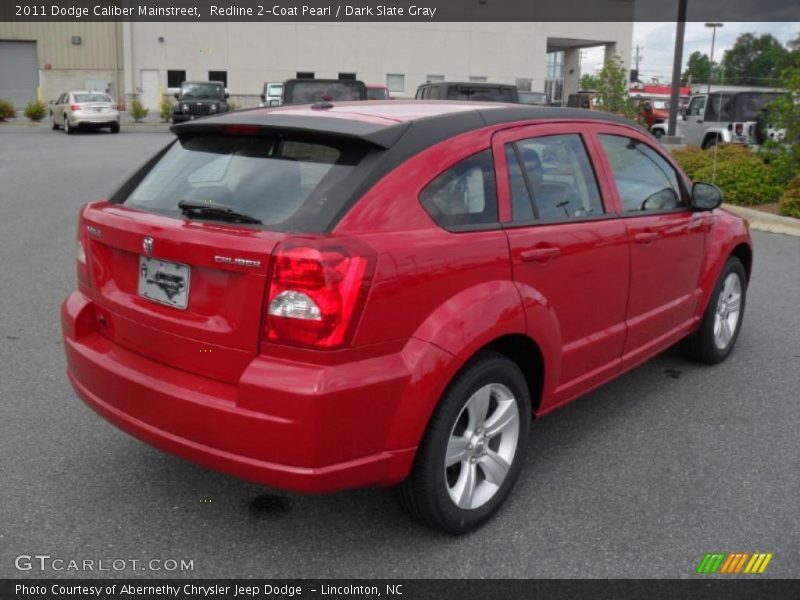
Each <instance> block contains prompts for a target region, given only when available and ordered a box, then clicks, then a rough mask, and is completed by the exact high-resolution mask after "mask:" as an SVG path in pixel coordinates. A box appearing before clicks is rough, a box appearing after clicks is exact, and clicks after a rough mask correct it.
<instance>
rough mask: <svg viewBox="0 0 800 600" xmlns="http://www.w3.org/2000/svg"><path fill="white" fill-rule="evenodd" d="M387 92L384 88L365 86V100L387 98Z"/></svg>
mask: <svg viewBox="0 0 800 600" xmlns="http://www.w3.org/2000/svg"><path fill="white" fill-rule="evenodd" d="M388 99H389V92H388V91H387V90H386V88H367V100H388Z"/></svg>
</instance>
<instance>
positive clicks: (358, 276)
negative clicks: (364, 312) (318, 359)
mask: <svg viewBox="0 0 800 600" xmlns="http://www.w3.org/2000/svg"><path fill="white" fill-rule="evenodd" d="M361 250H362V249H361V248H359V251H357V252H355V251H353V250H352V249H350V245H348V247H345V246H343V245H340V244H332V245H328V244H323V245H319V246H317V245H314V244H308V243H304V242H297V243H293V242H286V243H283V244H281V245H280V246H279V247H278V249H277V250H276V251H275V256H274V259H273V263H272V276H271V279H270V286H269V294H268V296H267V307H268V308H267V324H266V339H267V340H268V341H270V342H279V343H286V344H294V345H302V346H311V347H314V348H336V347H339V346H341V345H343V344H344V343H346V342H347V341H348V336H349V335H350V334H351V332H352V327H353V326H354V325H355V322H356V320H357V314H358V312H359V311H360V309H361V305H362V303H363V300H364V296H365V293H366V289H367V286H368V284H369V278H370V277H371V270H372V262H373V261H372V256H371V255H370V253H369V251H367V252H363V251H361Z"/></svg>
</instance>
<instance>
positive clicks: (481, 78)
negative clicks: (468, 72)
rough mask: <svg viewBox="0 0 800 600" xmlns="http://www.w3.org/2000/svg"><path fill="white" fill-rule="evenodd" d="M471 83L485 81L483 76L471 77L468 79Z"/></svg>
mask: <svg viewBox="0 0 800 600" xmlns="http://www.w3.org/2000/svg"><path fill="white" fill-rule="evenodd" d="M469 80H470V82H471V83H486V81H487V79H486V77H483V76H473V77H470V78H469Z"/></svg>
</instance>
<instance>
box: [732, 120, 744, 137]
mask: <svg viewBox="0 0 800 600" xmlns="http://www.w3.org/2000/svg"><path fill="white" fill-rule="evenodd" d="M733 130H734V131H735V132H736V135H742V133H744V123H736V124H735V125H734V126H733Z"/></svg>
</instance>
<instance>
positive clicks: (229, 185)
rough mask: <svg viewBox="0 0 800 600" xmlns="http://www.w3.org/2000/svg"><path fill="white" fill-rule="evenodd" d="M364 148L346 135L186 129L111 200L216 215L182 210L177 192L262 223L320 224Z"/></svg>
mask: <svg viewBox="0 0 800 600" xmlns="http://www.w3.org/2000/svg"><path fill="white" fill-rule="evenodd" d="M366 153H367V149H366V147H365V146H363V145H360V144H356V143H353V142H349V141H343V140H333V141H324V142H319V141H306V140H303V139H288V138H284V137H280V138H279V137H268V136H227V135H195V136H191V137H186V136H184V137H181V138H179V139H178V140H177V141H176V142H175V143H174V144H173V145H172V146H171V147H170V148H169V149H168V150H166V152H165V153H164V154H163V156H161V158H160V159H158V160H157V162H155V164H153V165H152V166H149V167H145V169H144V171H143V172H140V173H139V174H137V175H136V176H134V178H133V180H132V181H131V182H129V183H128V184H126V186H123V188H122V189H121V190H120V192H118V193H117V195H116V196H115V197H114V198H112V201H113V202H117V203H122V204H124V205H125V206H129V207H132V208H137V209H140V210H144V211H148V212H157V213H161V214H168V215H173V216H177V217H180V218H202V219H204V220H213V219H209V216H208V215H198V214H197V213H189V216H187V217H185V216H184V215H183V214H182V213H181V211H180V208H179V207H178V202H180V201H181V200H184V201H190V202H203V203H208V204H209V205H221V206H224V207H226V208H230V209H232V210H233V211H236V212H237V213H242V214H245V215H248V216H250V217H254V218H255V219H258V220H260V221H261V225H259V227H263V228H264V229H270V230H275V231H296V232H309V233H310V232H318V231H324V230H325V229H326V228H327V227H328V225H330V221H331V219H332V216H331V215H334V214H336V213H337V212H338V210H339V209H341V208H342V206H343V205H344V203H345V202H346V201H347V198H348V194H347V193H346V191H344V190H342V189H340V188H341V186H342V184H343V183H344V182H345V179H346V178H347V177H348V176H349V175H351V174H352V172H353V170H354V169H355V167H356V166H357V165H358V164H359V162H360V161H361V160H362V159H363V158H364V156H365V155H366ZM350 183H352V182H350ZM326 215H327V216H326Z"/></svg>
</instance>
